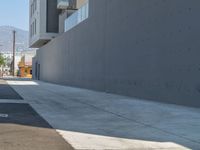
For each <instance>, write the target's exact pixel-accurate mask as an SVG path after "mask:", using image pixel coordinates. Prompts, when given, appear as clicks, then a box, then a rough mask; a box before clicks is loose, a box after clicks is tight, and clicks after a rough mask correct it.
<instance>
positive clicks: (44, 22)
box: [29, 0, 59, 48]
mask: <svg viewBox="0 0 200 150" xmlns="http://www.w3.org/2000/svg"><path fill="white" fill-rule="evenodd" d="M29 10H30V12H29V14H30V15H29V16H30V17H29V18H30V19H29V24H30V27H29V31H30V32H29V45H30V47H31V48H39V47H41V46H43V45H45V44H46V43H47V42H49V41H50V40H52V39H53V38H55V37H56V36H57V35H58V23H57V22H58V14H59V10H58V9H57V1H56V0H29Z"/></svg>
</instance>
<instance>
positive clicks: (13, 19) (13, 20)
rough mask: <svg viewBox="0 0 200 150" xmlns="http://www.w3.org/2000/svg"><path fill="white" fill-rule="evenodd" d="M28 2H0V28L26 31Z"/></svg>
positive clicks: (3, 0) (8, 0)
mask: <svg viewBox="0 0 200 150" xmlns="http://www.w3.org/2000/svg"><path fill="white" fill-rule="evenodd" d="M28 9H29V0H0V26H2V25H9V26H14V27H17V28H20V29H23V30H28V24H29V11H28Z"/></svg>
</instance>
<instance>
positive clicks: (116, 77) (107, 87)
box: [37, 0, 200, 107]
mask: <svg viewBox="0 0 200 150" xmlns="http://www.w3.org/2000/svg"><path fill="white" fill-rule="evenodd" d="M89 7H90V10H89V13H90V14H89V18H88V19H87V20H86V21H84V22H82V23H81V24H79V25H78V26H76V27H75V28H73V29H72V30H70V31H68V32H66V33H64V34H63V35H61V36H59V37H58V38H56V39H54V40H53V41H51V42H50V43H48V44H47V45H46V46H44V47H43V48H41V49H40V50H39V51H38V55H37V59H38V61H40V64H41V79H42V80H45V81H49V82H54V83H59V84H65V85H71V86H77V87H83V88H89V89H94V90H100V91H106V92H111V93H117V94H122V95H128V96H135V97H139V98H145V99H150V100H155V101H159V102H167V103H175V104H181V105H187V106H195V107H200V59H199V56H200V50H199V48H200V42H199V38H200V37H199V35H200V20H199V14H200V1H198V0H193V1H190V0H162V1H161V0H151V1H148V0H101V1H100V0H91V1H90V6H89ZM52 68H53V69H52Z"/></svg>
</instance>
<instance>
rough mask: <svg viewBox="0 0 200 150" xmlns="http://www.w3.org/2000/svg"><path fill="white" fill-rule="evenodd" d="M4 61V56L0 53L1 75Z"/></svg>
mask: <svg viewBox="0 0 200 150" xmlns="http://www.w3.org/2000/svg"><path fill="white" fill-rule="evenodd" d="M5 64H6V62H5V58H4V57H3V55H2V54H0V67H1V76H2V73H3V66H5Z"/></svg>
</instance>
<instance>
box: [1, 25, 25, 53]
mask: <svg viewBox="0 0 200 150" xmlns="http://www.w3.org/2000/svg"><path fill="white" fill-rule="evenodd" d="M13 30H15V31H16V51H23V50H28V49H29V48H28V37H29V32H28V31H25V30H22V29H19V28H15V27H12V26H0V51H12V49H13V48H12V47H13Z"/></svg>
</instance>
